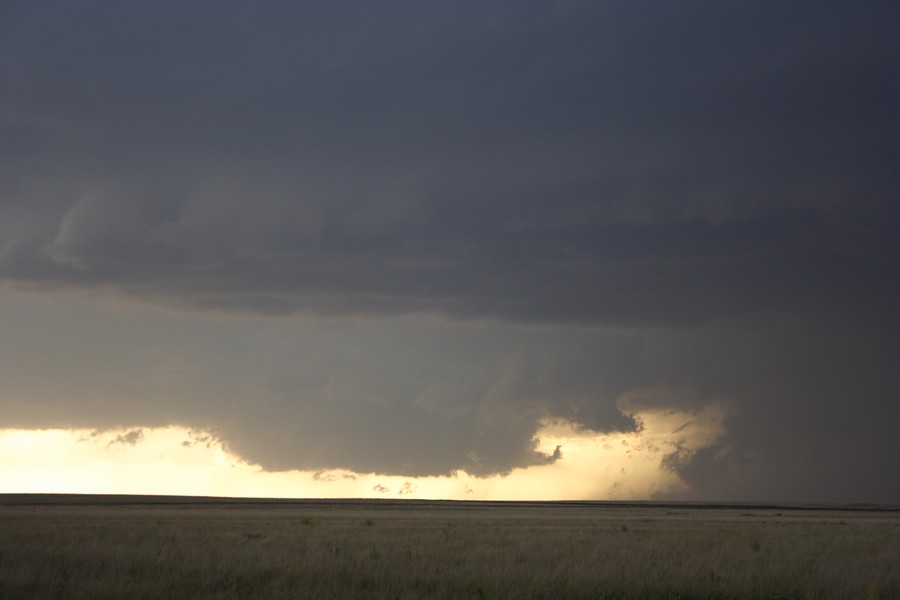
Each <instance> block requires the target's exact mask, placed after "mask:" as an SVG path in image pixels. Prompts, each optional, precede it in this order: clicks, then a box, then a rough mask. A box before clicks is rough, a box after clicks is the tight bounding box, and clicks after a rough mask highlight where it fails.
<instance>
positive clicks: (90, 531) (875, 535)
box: [0, 495, 900, 599]
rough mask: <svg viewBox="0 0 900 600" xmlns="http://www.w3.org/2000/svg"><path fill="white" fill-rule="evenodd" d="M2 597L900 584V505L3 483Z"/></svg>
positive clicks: (620, 594)
mask: <svg viewBox="0 0 900 600" xmlns="http://www.w3.org/2000/svg"><path fill="white" fill-rule="evenodd" d="M0 598H3V599H11V598H85V599H87V598H90V599H100V598H171V599H178V598H223V599H224V598H323V599H327V598H398V599H404V598H448V599H449V598H453V599H457V598H476V599H484V598H517V599H519V598H523V599H527V598H548V599H549V598H561V599H562V598H610V599H612V598H623V599H624V598H635V599H637V598H671V599H674V598H683V599H687V598H697V599H712V598H803V599H806V598H868V599H876V598H900V508H898V507H863V506H830V507H829V506H819V507H809V506H793V505H791V506H774V505H773V506H761V505H731V506H712V505H697V504H649V503H648V504H644V503H587V502H577V503H486V502H428V501H406V502H390V501H366V500H359V501H326V500H320V501H315V500H306V501H268V500H265V501H261V500H224V499H200V498H162V497H135V496H132V497H128V496H123V497H112V496H40V495H37V496H25V495H6V496H3V495H0Z"/></svg>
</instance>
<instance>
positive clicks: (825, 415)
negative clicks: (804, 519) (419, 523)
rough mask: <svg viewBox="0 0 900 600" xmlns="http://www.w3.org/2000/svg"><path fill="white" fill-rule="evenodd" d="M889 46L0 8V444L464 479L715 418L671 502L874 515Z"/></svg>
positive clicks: (889, 256) (824, 25) (715, 29)
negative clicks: (184, 452) (556, 447)
mask: <svg viewBox="0 0 900 600" xmlns="http://www.w3.org/2000/svg"><path fill="white" fill-rule="evenodd" d="M898 23H900V4H898V3H897V2H895V1H878V0H872V1H867V2H856V3H850V2H829V1H822V0H816V1H812V0H798V1H794V2H780V1H779V2H776V1H767V0H752V1H751V0H746V1H742V0H730V1H726V2H699V1H697V2H695V1H684V2H669V1H650V0H648V1H641V2H611V1H610V2H607V1H584V2H580V1H577V0H570V1H563V0H559V1H555V2H554V1H549V0H548V1H529V0H517V1H515V2H512V1H508V2H504V1H500V2H466V1H462V2H373V1H365V2H328V3H314V2H274V1H273V2H254V3H248V2H229V1H223V2H215V3H206V2H184V1H178V2H125V3H123V2H90V1H84V2H43V1H27V2H26V1H21V2H17V1H7V2H2V3H0V427H4V428H24V429H38V428H49V427H52V428H69V427H71V428H87V429H91V428H94V429H104V428H114V427H162V426H169V425H179V426H184V427H190V428H195V429H197V430H204V431H212V432H215V433H216V435H217V436H219V437H220V438H221V440H222V442H223V443H224V444H225V445H226V447H227V448H228V449H230V450H231V451H232V452H234V453H236V454H237V455H239V456H240V457H242V458H243V459H244V460H246V461H248V462H250V463H252V464H258V465H260V467H261V468H263V469H265V470H268V471H284V470H291V469H307V470H318V469H347V470H350V471H354V472H358V473H376V474H385V475H392V476H393V475H402V476H410V477H413V476H427V475H442V474H448V473H452V472H454V471H457V470H463V471H466V472H467V473H470V474H473V475H476V476H490V475H494V474H497V473H507V472H510V471H511V470H512V469H515V468H521V467H528V466H537V465H543V464H549V463H553V462H556V461H560V460H562V461H564V460H566V449H565V448H562V449H561V452H559V453H555V454H554V453H552V452H547V451H544V450H540V449H539V448H538V445H537V444H536V442H535V439H534V438H535V436H536V434H537V432H538V431H539V430H540V429H541V427H542V426H544V425H546V424H547V423H549V422H550V421H553V420H564V421H566V422H570V423H572V424H574V425H575V426H576V427H577V426H580V427H583V428H585V429H586V430H588V431H594V432H597V433H598V435H600V434H612V433H616V432H629V431H636V430H639V429H640V428H641V426H642V425H641V419H640V417H639V413H640V410H659V409H667V408H668V409H671V410H673V411H675V410H678V411H685V412H686V414H688V413H691V412H692V411H693V412H695V413H698V414H699V412H701V411H703V410H704V409H705V408H706V407H710V406H718V407H720V408H721V409H722V410H723V411H724V412H725V413H727V417H726V418H725V421H724V423H723V426H724V433H723V434H722V435H721V436H720V437H718V438H716V439H715V441H713V442H711V443H709V444H708V445H706V446H705V447H703V448H701V449H700V450H696V449H695V448H688V447H682V446H680V445H679V444H678V443H674V442H673V445H671V446H669V447H668V449H667V450H666V452H667V453H668V456H667V457H666V459H665V460H663V461H662V466H661V468H662V469H664V470H666V471H667V473H666V475H671V473H675V474H677V475H678V476H679V477H680V478H681V479H682V480H683V482H684V483H685V484H686V486H687V491H686V492H684V497H690V498H710V499H736V500H741V499H746V500H817V501H830V500H863V501H884V502H900V478H898V477H897V473H898V472H900V444H898V442H897V438H896V433H895V430H896V429H897V427H898V425H900V408H898V403H900V367H898V365H900V313H898V308H897V307H898V306H900V110H898V108H897V107H898V106H900V77H898V73H900V36H898V35H897V24H898ZM629 407H630V408H629ZM673 439H674V438H673ZM598 468H599V465H598Z"/></svg>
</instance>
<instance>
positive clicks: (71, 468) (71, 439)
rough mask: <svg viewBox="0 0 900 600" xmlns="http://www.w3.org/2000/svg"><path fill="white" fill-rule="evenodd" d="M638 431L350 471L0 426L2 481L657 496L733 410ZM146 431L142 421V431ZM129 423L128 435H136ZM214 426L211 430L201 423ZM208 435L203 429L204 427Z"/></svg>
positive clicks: (545, 439)
mask: <svg viewBox="0 0 900 600" xmlns="http://www.w3.org/2000/svg"><path fill="white" fill-rule="evenodd" d="M635 416H636V417H637V418H638V419H639V420H640V421H641V423H642V425H643V427H642V428H641V430H640V431H637V432H632V433H614V434H598V433H596V432H593V431H589V430H584V429H580V428H578V427H577V426H576V425H574V424H572V423H568V422H564V421H555V422H548V423H545V424H544V426H543V427H542V428H541V429H540V431H539V432H538V435H537V439H536V442H537V446H538V449H539V450H540V451H542V452H545V453H547V454H552V453H553V451H554V449H555V448H556V447H557V446H561V447H562V458H560V459H559V460H556V461H555V462H552V463H549V464H544V465H535V466H531V467H528V468H520V469H515V470H513V471H512V472H510V473H508V474H506V475H495V476H491V477H482V478H479V477H474V476H472V475H470V474H468V473H466V472H465V471H458V472H456V473H455V474H454V475H452V476H440V477H439V476H433V477H402V476H385V475H378V474H373V473H353V472H350V471H328V472H321V471H320V472H309V471H282V472H267V471H264V470H262V469H261V468H259V467H258V466H256V465H252V464H249V463H247V462H246V461H244V460H242V459H241V458H240V457H236V456H234V455H232V454H230V453H229V452H228V451H226V450H225V448H224V446H223V445H222V443H221V442H219V441H218V440H216V439H215V438H212V437H210V438H208V439H206V441H198V438H199V437H201V436H200V435H199V434H198V433H197V432H192V431H190V430H188V429H186V428H183V427H178V426H171V427H160V428H142V429H131V430H116V431H101V432H98V431H91V430H65V429H48V430H10V429H7V430H0V492H2V493H100V494H161V495H186V496H232V497H272V498H279V497H280V498H303V497H316V498H340V497H351V498H380V497H393V498H433V499H438V498H440V499H459V500H465V499H472V500H475V499H477V500H586V499H618V500H629V499H648V498H651V497H653V496H654V495H657V494H664V493H673V492H678V491H679V490H681V489H683V487H684V484H683V482H681V481H680V480H679V479H678V477H677V475H676V474H675V473H673V472H671V471H668V470H666V469H664V468H662V467H661V465H662V459H663V457H664V456H665V455H666V454H668V453H670V452H673V451H674V450H675V448H676V446H677V447H680V448H686V449H687V450H688V451H691V450H696V449H699V448H701V447H703V446H705V445H708V444H710V443H712V441H714V440H715V439H716V438H717V437H719V436H720V435H721V434H722V432H723V430H722V425H721V421H722V417H723V416H724V410H723V409H722V407H721V406H718V405H714V406H710V407H707V408H706V409H704V410H702V411H698V412H693V413H686V412H680V411H671V410H669V411H646V410H645V411H637V412H636V415H635ZM138 432H139V433H138ZM129 434H130V435H129ZM203 435H205V436H208V434H203ZM204 439H205V438H204Z"/></svg>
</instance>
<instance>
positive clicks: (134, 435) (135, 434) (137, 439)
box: [106, 429, 144, 448]
mask: <svg viewBox="0 0 900 600" xmlns="http://www.w3.org/2000/svg"><path fill="white" fill-rule="evenodd" d="M143 439H144V431H143V430H142V429H132V430H131V431H129V432H127V433H123V434H120V435H117V436H116V437H115V438H113V439H111V440H110V441H109V443H108V444H106V447H107V448H109V447H110V446H113V445H115V444H121V445H123V446H137V445H138V444H139V443H141V441H142V440H143Z"/></svg>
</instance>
